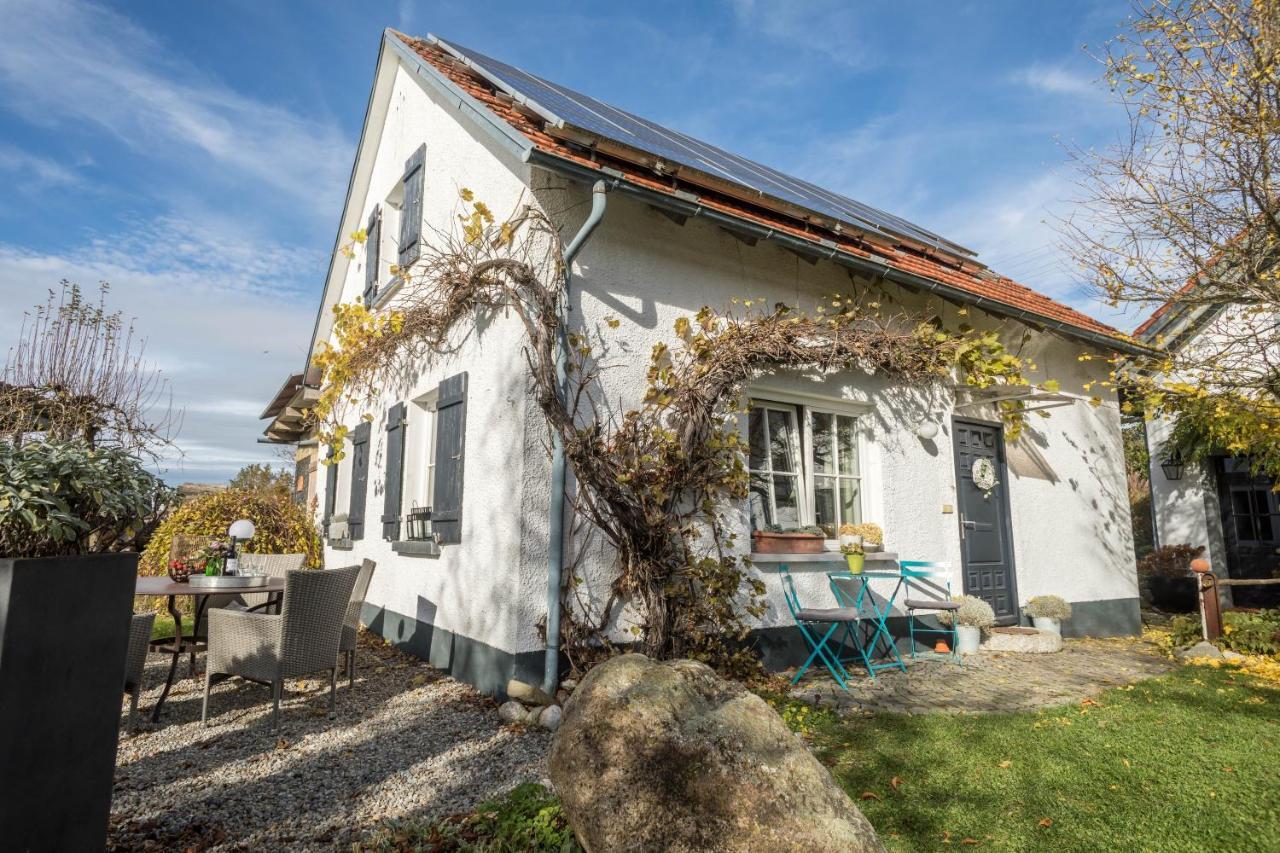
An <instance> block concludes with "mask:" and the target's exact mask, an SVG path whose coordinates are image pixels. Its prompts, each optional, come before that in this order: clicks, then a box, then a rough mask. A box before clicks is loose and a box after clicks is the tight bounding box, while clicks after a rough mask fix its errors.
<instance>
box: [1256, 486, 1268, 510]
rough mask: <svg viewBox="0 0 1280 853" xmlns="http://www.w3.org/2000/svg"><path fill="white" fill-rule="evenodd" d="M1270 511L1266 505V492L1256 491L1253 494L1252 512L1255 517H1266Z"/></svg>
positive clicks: (1262, 490) (1264, 490)
mask: <svg viewBox="0 0 1280 853" xmlns="http://www.w3.org/2000/svg"><path fill="white" fill-rule="evenodd" d="M1270 511H1271V507H1270V506H1269V505H1268V503H1267V490H1266V489H1257V490H1256V491H1254V493H1253V512H1254V514H1255V515H1266V514H1267V513H1268V512H1270Z"/></svg>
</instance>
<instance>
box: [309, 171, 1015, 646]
mask: <svg viewBox="0 0 1280 853" xmlns="http://www.w3.org/2000/svg"><path fill="white" fill-rule="evenodd" d="M457 219H458V227H457V228H455V229H454V230H453V231H446V232H437V233H436V234H435V239H434V240H430V241H426V242H427V243H428V245H427V246H426V247H425V248H424V253H423V256H422V257H421V258H420V259H419V260H418V261H417V262H416V263H415V264H414V266H413V267H412V268H411V269H405V270H400V269H394V270H393V274H394V275H397V276H399V277H400V278H402V279H403V286H402V287H401V289H400V290H399V292H398V293H397V294H396V296H395V297H394V298H393V299H391V300H390V302H391V305H390V306H389V307H386V308H382V309H380V310H378V311H376V312H373V311H370V310H369V309H368V308H367V307H365V306H363V305H360V304H343V305H338V306H336V308H335V309H334V330H333V335H332V339H333V342H334V343H333V345H328V346H323V345H322V346H321V348H320V351H319V352H318V354H317V355H316V357H315V365H316V366H317V367H319V368H321V369H322V371H323V374H324V379H323V388H322V392H321V396H320V399H319V401H318V402H317V404H316V406H315V409H314V410H313V412H312V415H313V417H314V418H315V420H316V423H317V426H318V430H319V434H320V438H321V440H322V441H323V442H324V443H326V444H328V445H329V446H330V447H331V448H332V449H333V451H334V458H335V459H337V458H341V454H342V450H343V443H344V440H345V438H346V435H347V426H346V423H347V422H348V421H350V420H351V419H353V418H355V417H357V416H360V417H365V418H369V417H371V416H370V415H368V414H366V413H365V412H366V411H372V409H373V404H374V402H375V401H376V400H377V399H378V397H379V395H380V394H381V393H382V391H383V389H384V387H385V386H386V385H387V384H389V383H394V382H395V381H396V380H397V378H402V379H404V378H411V377H412V376H413V375H415V372H416V371H419V370H421V368H422V365H423V364H425V363H427V361H428V360H429V359H430V358H432V357H434V356H437V355H438V354H440V353H443V352H447V351H449V350H451V349H453V348H454V347H456V346H457V345H458V343H459V341H460V340H461V339H463V338H464V337H465V336H466V335H468V334H471V333H473V332H474V328H475V325H476V323H475V320H476V319H477V318H478V317H479V316H481V315H483V314H486V313H488V314H496V313H499V312H509V313H511V314H513V315H514V316H516V317H517V318H518V319H519V321H520V322H521V323H522V325H523V327H524V330H525V333H526V338H527V342H526V345H525V353H526V360H527V363H528V367H529V375H530V380H531V384H532V388H533V393H534V394H535V396H536V399H537V402H538V405H539V407H540V409H541V411H542V413H543V415H544V416H545V418H546V421H547V426H548V428H549V430H551V431H552V432H553V433H556V434H558V435H559V437H560V438H561V439H562V441H563V444H564V448H565V454H566V458H567V461H568V463H569V466H570V469H571V471H572V473H573V476H574V478H575V480H576V483H577V489H576V495H575V498H574V501H575V507H574V508H575V510H576V511H577V512H578V513H579V514H581V515H582V516H583V517H585V519H586V520H587V521H589V522H590V524H591V526H592V527H593V528H594V529H595V530H596V531H598V532H599V533H600V534H601V535H603V537H604V538H605V540H606V541H607V542H608V544H609V545H610V546H611V548H612V550H613V552H614V554H615V555H616V559H617V564H616V565H617V570H616V573H615V575H614V578H613V581H612V583H611V585H610V588H609V592H608V595H607V596H606V598H605V600H603V601H596V602H594V603H591V602H590V601H588V599H587V598H586V597H585V596H583V595H582V594H581V587H580V580H581V579H580V578H579V577H577V576H576V575H575V574H574V573H570V576H569V578H568V579H567V581H566V589H565V595H566V597H567V598H568V599H569V604H570V607H569V609H568V612H567V614H566V615H567V616H569V617H571V618H569V619H568V621H567V625H566V628H565V633H566V635H568V636H567V639H569V640H571V641H573V642H572V643H570V645H571V646H576V647H580V646H581V645H584V644H585V645H596V646H598V645H599V644H600V643H602V642H603V643H606V644H607V639H606V636H607V633H608V631H609V629H610V628H611V626H613V625H614V624H615V623H616V622H617V620H618V616H619V613H620V611H621V610H622V608H623V606H624V605H630V609H629V610H628V612H629V613H634V614H635V616H634V619H635V624H634V627H633V628H632V630H633V632H634V633H635V634H636V639H637V641H638V642H639V644H640V646H641V648H642V650H643V651H645V652H646V653H647V654H650V655H652V656H655V657H659V658H673V657H694V658H698V659H702V660H706V661H709V662H711V663H713V664H716V665H719V666H721V667H727V668H730V669H740V668H741V667H746V666H751V665H752V662H753V661H754V658H753V657H752V656H751V655H750V654H749V653H747V652H746V651H744V650H743V648H742V645H741V643H740V642H739V641H741V640H744V639H745V638H746V633H747V630H748V623H749V619H750V618H751V617H759V616H761V615H762V614H763V612H764V605H763V592H764V588H763V585H762V583H761V582H760V580H759V578H758V577H757V576H756V575H755V574H754V573H753V572H751V571H750V567H749V564H748V562H747V561H746V560H744V558H743V557H742V556H741V555H740V554H741V551H742V550H744V549H743V548H741V547H739V546H738V543H736V541H735V537H736V533H735V531H736V530H737V529H738V525H737V524H735V521H734V519H733V518H732V517H731V513H733V512H734V511H735V507H738V506H741V502H742V501H743V500H745V499H746V497H747V486H748V477H747V470H746V466H745V454H746V448H745V447H744V446H743V442H742V439H741V437H740V430H739V427H738V423H739V421H738V419H739V418H740V417H741V415H742V412H743V404H744V400H743V389H744V386H745V385H746V383H747V382H749V381H750V380H751V379H752V378H753V377H755V376H757V375H760V374H761V373H763V372H766V371H770V370H774V369H778V368H786V369H791V370H799V371H805V372H811V373H818V374H825V373H830V372H833V371H840V370H847V369H857V370H861V371H865V372H867V373H873V374H881V375H884V376H886V377H889V378H891V379H893V380H896V381H899V382H903V383H908V384H917V385H933V384H936V383H946V382H951V381H953V380H954V379H955V378H957V377H960V378H961V380H962V381H963V382H965V383H967V384H968V385H969V386H971V387H975V388H985V387H989V386H992V385H999V384H1003V385H1026V384H1027V380H1026V378H1025V377H1024V375H1023V371H1024V368H1025V367H1026V366H1025V365H1024V363H1023V360H1022V359H1021V358H1019V357H1018V356H1017V355H1015V354H1014V353H1012V352H1010V351H1009V350H1008V349H1007V348H1006V346H1005V344H1004V343H1003V341H1002V337H1001V335H1000V334H999V333H998V332H997V331H993V330H979V329H974V328H970V327H969V326H960V327H959V328H956V329H945V328H943V327H942V325H941V323H940V322H939V321H937V320H936V318H926V317H924V316H916V315H913V314H911V313H909V312H905V311H896V310H888V309H887V308H885V307H884V306H883V305H882V304H881V303H879V302H874V301H868V299H867V298H866V297H865V296H862V297H860V296H858V295H843V296H832V297H828V298H827V299H826V300H825V301H824V303H823V304H822V305H821V306H815V307H814V310H812V311H809V312H802V311H798V310H796V309H794V308H792V307H790V306H786V305H783V304H774V305H765V304H764V303H762V302H759V301H757V300H744V301H742V302H740V303H739V304H737V305H734V306H730V307H729V308H728V309H727V310H724V311H717V310H714V309H712V308H709V307H706V308H703V309H702V310H700V311H699V312H698V313H697V314H696V315H695V316H693V317H681V318H679V319H677V320H676V321H675V324H674V328H673V330H672V336H671V338H670V341H669V342H664V343H659V344H657V345H655V346H654V347H653V350H652V352H651V353H650V358H649V367H648V374H647V382H648V386H647V391H646V393H645V395H644V398H643V400H642V401H641V402H640V403H639V404H638V405H637V407H636V408H634V409H629V410H625V411H617V410H614V409H610V408H609V407H608V406H607V405H606V404H605V402H604V395H603V391H602V387H601V383H600V371H601V370H602V369H604V368H605V367H607V366H608V365H607V364H604V363H602V362H605V361H607V356H606V355H603V354H602V355H599V356H597V350H599V351H600V352H601V353H603V352H604V351H605V350H606V349H607V342H608V340H609V335H610V332H611V330H612V329H614V328H616V327H617V326H618V325H619V321H617V320H614V319H609V320H607V321H606V322H605V324H603V326H602V327H601V328H598V329H588V330H573V331H568V330H566V338H567V341H568V344H569V364H568V381H567V387H566V388H565V389H564V392H563V393H559V387H558V382H557V375H556V368H555V363H556V341H557V336H558V335H559V333H560V331H561V330H560V327H559V323H560V320H559V319H558V318H559V299H560V292H561V284H562V279H563V267H562V264H561V262H560V256H561V243H560V239H559V234H558V231H557V229H556V227H555V226H554V224H553V223H552V222H551V221H550V220H549V219H548V218H547V217H545V216H544V215H542V214H541V213H538V212H536V211H533V210H531V209H530V208H528V207H524V208H522V209H521V212H520V213H519V214H518V216H516V217H512V218H508V219H506V220H504V221H502V222H501V223H498V222H496V221H495V219H494V217H493V216H492V214H491V213H490V212H489V210H488V208H485V207H483V206H482V205H481V204H480V203H479V202H477V201H475V200H474V199H473V198H472V196H471V194H470V193H469V192H468V191H466V190H464V191H463V195H462V200H461V203H460V212H459V213H458V216H457ZM361 236H362V235H359V234H357V235H354V237H355V239H354V241H353V243H354V244H358V243H359V242H360V240H359V238H360V237H361ZM602 344H604V345H605V346H602ZM1002 414H1003V416H1004V418H1005V420H1006V422H1007V423H1008V425H1009V432H1010V433H1011V434H1013V435H1016V433H1017V432H1018V430H1019V429H1021V427H1022V424H1023V413H1022V411H1021V408H1020V406H1019V405H1018V404H1017V403H1008V404H1006V405H1005V406H1004V407H1003V410H1002Z"/></svg>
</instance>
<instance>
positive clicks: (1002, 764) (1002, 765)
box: [996, 758, 1013, 770]
mask: <svg viewBox="0 0 1280 853" xmlns="http://www.w3.org/2000/svg"><path fill="white" fill-rule="evenodd" d="M996 766H997V767H999V768H1000V769H1001V770H1008V769H1009V768H1010V767H1012V766H1013V762H1012V761H1010V760H1009V759H1007V758H1006V759H1005V760H1004V761H1001V762H1000V763H999V764H997V765H996Z"/></svg>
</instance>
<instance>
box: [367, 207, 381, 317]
mask: <svg viewBox="0 0 1280 853" xmlns="http://www.w3.org/2000/svg"><path fill="white" fill-rule="evenodd" d="M381 246H382V208H381V207H379V206H378V205H374V207H373V212H372V213H370V214H369V226H368V227H367V228H366V229H365V240H364V249H365V255H364V257H365V264H364V304H365V305H366V306H370V305H372V304H373V303H374V300H376V299H377V298H378V264H379V263H380V262H381V260H382V259H381V258H379V257H378V252H379V249H380V248H381Z"/></svg>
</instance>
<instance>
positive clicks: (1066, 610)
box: [1022, 595, 1071, 621]
mask: <svg viewBox="0 0 1280 853" xmlns="http://www.w3.org/2000/svg"><path fill="white" fill-rule="evenodd" d="M1022 610H1023V612H1024V613H1026V614H1027V615H1028V616H1030V617H1032V618H1037V617H1038V618H1040V619H1057V620H1058V621H1062V620H1064V619H1070V618H1071V605H1070V604H1068V603H1067V602H1066V600H1065V599H1062V598H1059V597H1058V596H1056V595H1037V596H1034V597H1032V598H1031V599H1029V600H1028V601H1027V603H1026V606H1024V607H1023V608H1022Z"/></svg>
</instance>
